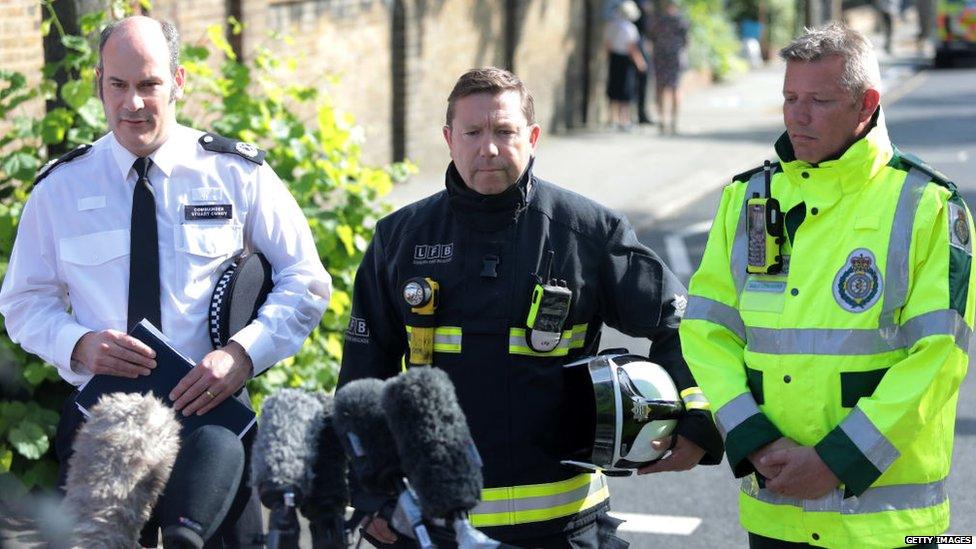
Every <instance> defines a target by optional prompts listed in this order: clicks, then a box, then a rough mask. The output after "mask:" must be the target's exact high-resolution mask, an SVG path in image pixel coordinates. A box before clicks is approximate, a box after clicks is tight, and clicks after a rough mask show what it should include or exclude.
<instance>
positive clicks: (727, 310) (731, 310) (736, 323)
mask: <svg viewBox="0 0 976 549" xmlns="http://www.w3.org/2000/svg"><path fill="white" fill-rule="evenodd" d="M682 319H684V320H707V321H709V322H712V323H714V324H718V325H719V326H722V327H723V328H725V329H727V330H729V331H730V332H732V333H733V334H735V335H736V336H738V337H739V339H741V340H742V341H745V340H746V326H745V324H743V322H742V316H740V315H739V310H738V309H736V308H735V307H730V306H728V305H726V304H725V303H720V302H718V301H715V300H714V299H709V298H707V297H701V296H697V295H690V296H688V308H687V309H685V315H684V316H683V317H682Z"/></svg>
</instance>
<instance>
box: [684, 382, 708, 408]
mask: <svg viewBox="0 0 976 549" xmlns="http://www.w3.org/2000/svg"><path fill="white" fill-rule="evenodd" d="M680 395H681V400H683V401H684V402H685V409H688V410H709V409H711V407H712V405H711V404H710V403H709V402H708V398H706V397H705V393H703V392H702V390H701V389H700V388H698V387H688V388H687V389H685V390H684V391H681V393H680Z"/></svg>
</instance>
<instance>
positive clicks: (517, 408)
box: [339, 68, 723, 547]
mask: <svg viewBox="0 0 976 549" xmlns="http://www.w3.org/2000/svg"><path fill="white" fill-rule="evenodd" d="M533 121H534V112H533V103H532V97H531V96H530V95H529V94H528V92H527V91H526V89H525V87H524V86H523V84H522V82H521V81H520V80H519V79H518V78H517V77H516V76H515V75H513V74H511V73H509V72H507V71H504V70H501V69H496V68H485V69H476V70H472V71H469V72H468V73H466V74H464V75H463V76H462V77H461V78H460V79H459V80H458V82H457V84H456V85H455V87H454V90H453V91H452V93H451V96H450V98H449V99H448V110H447V125H446V126H445V127H444V138H445V139H446V140H447V144H448V146H449V148H450V151H451V158H452V160H453V162H452V163H451V164H450V166H448V169H447V175H446V187H447V188H446V190H444V191H441V192H439V193H437V194H435V195H433V196H431V197H429V198H427V199H425V200H422V201H420V202H417V203H414V204H411V205H409V206H406V207H405V208H403V209H401V210H399V211H397V212H395V213H393V214H392V215H390V216H388V217H386V218H385V219H383V220H382V221H380V223H379V224H378V225H377V228H376V234H375V236H374V237H373V241H372V243H371V244H370V247H369V249H368V250H367V252H366V257H365V258H364V260H363V263H362V265H361V266H360V267H359V271H358V273H357V275H356V282H355V290H354V296H353V311H352V318H351V320H350V323H349V329H348V331H347V334H346V340H345V348H344V352H343V360H342V369H341V371H340V374H339V386H340V387H341V386H342V385H344V384H346V383H348V382H350V381H352V380H355V379H359V378H363V377H379V378H388V377H391V376H394V375H396V374H397V373H399V372H400V371H401V369H402V368H403V367H404V365H412V364H425V363H430V362H432V363H433V365H434V366H436V367H439V368H442V369H443V370H445V371H446V372H447V373H448V374H449V375H450V377H451V380H452V381H453V382H454V385H455V387H456V390H457V393H458V397H459V400H460V403H461V406H462V408H463V409H464V413H465V414H466V416H467V419H468V423H469V425H470V428H471V432H472V434H473V436H474V439H475V443H476V445H477V447H478V450H479V452H480V454H481V457H482V459H483V461H484V469H483V474H484V480H485V489H484V491H483V493H482V498H481V503H480V504H479V505H478V507H476V508H475V509H473V510H472V512H471V522H472V523H473V524H474V526H476V527H477V528H479V529H480V530H482V531H483V532H485V533H486V534H487V535H489V536H491V537H493V538H495V539H498V540H500V541H505V542H508V543H512V544H515V545H518V546H523V547H598V546H602V547H622V546H626V542H623V541H621V540H619V539H618V538H616V536H615V531H616V526H617V524H618V523H619V521H617V520H616V519H613V518H611V517H609V516H608V515H607V513H606V511H607V510H608V509H609V491H608V490H607V485H606V481H605V478H604V476H603V475H602V474H599V473H597V474H593V473H586V472H583V473H581V472H580V471H579V470H573V469H570V468H568V467H566V466H564V465H561V464H560V458H561V455H560V452H561V450H562V449H563V448H564V446H565V443H566V441H565V433H566V427H565V425H561V424H560V418H562V417H565V416H566V415H568V414H567V410H571V408H570V406H572V403H571V402H570V399H569V396H568V395H567V394H566V391H564V390H563V383H564V382H563V377H562V367H561V366H562V365H563V364H566V363H568V362H570V361H572V360H574V359H576V358H579V357H582V356H587V355H593V354H595V353H596V352H597V351H598V350H599V340H600V329H601V326H602V325H603V324H604V323H605V324H607V325H609V326H612V327H614V328H617V329H619V330H620V331H622V332H624V333H626V334H629V335H632V336H637V337H646V338H648V339H650V340H652V342H653V343H652V346H651V350H650V359H651V360H652V361H654V362H657V363H659V364H661V365H662V366H664V367H665V368H666V369H667V370H668V371H669V373H670V374H671V376H672V377H673V378H674V380H675V383H676V385H677V386H678V389H679V390H680V391H681V395H682V397H683V398H684V399H685V403H686V408H688V410H689V412H688V414H686V416H684V418H683V419H682V420H681V421H680V423H679V425H678V427H677V429H676V431H675V432H676V436H675V437H674V441H673V444H674V446H673V448H672V449H671V453H670V454H669V455H668V456H667V457H665V458H664V459H662V460H660V461H658V462H656V463H655V464H653V465H650V466H648V467H645V468H644V469H642V470H641V472H659V471H679V470H685V469H690V468H691V467H693V466H695V465H696V464H698V463H703V464H714V463H718V462H719V461H720V460H721V456H722V451H723V448H722V442H721V437H720V436H719V434H718V432H717V430H716V428H715V426H714V424H713V422H712V419H711V415H710V412H709V410H708V404H707V401H706V400H705V399H704V398H703V396H702V395H701V392H700V391H699V390H698V389H697V387H696V386H695V385H696V384H695V381H694V379H693V378H692V376H691V374H690V373H689V372H688V369H687V366H686V364H685V362H684V360H683V359H682V357H681V349H680V345H679V342H678V336H677V327H678V323H679V321H680V317H681V315H682V314H683V311H684V306H685V289H684V287H683V286H682V285H681V283H680V282H679V281H678V280H677V279H676V278H675V277H674V275H673V274H672V273H671V272H670V271H669V270H668V268H667V267H666V266H665V265H664V264H663V263H662V261H661V259H660V258H658V256H657V255H655V254H654V252H652V251H651V250H649V249H648V248H646V247H645V246H643V245H642V244H641V243H640V242H638V240H637V237H636V235H635V233H634V231H633V229H632V228H631V227H630V225H629V223H628V222H627V221H626V219H624V218H623V217H622V216H620V215H619V214H616V213H614V212H612V211H610V210H608V209H607V208H604V207H602V206H600V205H599V204H596V203H595V202H593V201H591V200H588V199H586V198H583V197H582V196H579V195H576V194H574V193H571V192H569V191H566V190H564V189H561V188H559V187H557V186H555V185H553V184H552V183H549V182H547V181H543V180H541V179H539V178H537V177H535V176H534V175H533V173H532V163H533V160H532V156H533V153H534V151H535V147H536V144H537V143H538V139H539V134H540V128H539V125H538V124H535V123H534V122H533ZM425 293H426V295H427V297H429V298H431V299H428V300H426V301H424V300H423V297H424V295H425ZM415 299H416V301H414V300H415ZM540 301H541V307H540V306H539V303H540ZM533 304H535V305H533ZM425 344H426V348H427V350H426V351H425V350H424V347H425ZM425 353H426V354H427V356H423V355H424V354H425ZM662 442H664V443H670V442H671V441H667V442H665V441H656V442H655V444H660V443H662ZM527 487H528V488H527ZM367 501H368V498H365V497H359V495H356V494H354V498H353V503H354V505H355V506H356V507H357V508H358V509H359V510H361V511H362V510H364V508H368V507H369V506H370V505H373V504H374V503H373V502H370V503H367ZM366 510H370V509H366ZM365 529H366V532H367V533H369V534H370V535H372V537H374V538H375V539H377V540H379V541H382V542H385V543H394V542H395V540H396V536H395V535H394V534H393V533H392V531H391V530H390V529H389V527H388V524H387V523H386V521H384V520H382V519H378V518H375V519H372V520H371V521H369V523H368V524H367V525H366V528H365Z"/></svg>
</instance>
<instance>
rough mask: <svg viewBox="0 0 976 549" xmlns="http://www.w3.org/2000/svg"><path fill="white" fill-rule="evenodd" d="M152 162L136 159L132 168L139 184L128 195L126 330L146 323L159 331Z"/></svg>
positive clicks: (160, 326) (157, 267)
mask: <svg viewBox="0 0 976 549" xmlns="http://www.w3.org/2000/svg"><path fill="white" fill-rule="evenodd" d="M151 165H152V160H150V159H148V158H137V159H136V161H135V163H134V164H133V165H132V168H133V169H134V170H135V171H136V175H138V177H139V180H138V181H136V189H135V192H133V193H132V225H131V229H132V231H131V234H130V236H129V252H130V255H129V316H128V327H129V329H130V330H131V329H132V327H133V326H134V325H135V324H136V323H137V322H139V321H140V320H142V319H144V318H145V319H147V320H149V322H152V323H153V325H154V326H156V327H157V328H159V329H160V330H162V328H163V326H162V324H161V322H160V313H159V236H158V233H157V231H156V197H155V195H154V194H153V187H152V183H150V182H149V176H148V175H147V174H148V172H149V166H151Z"/></svg>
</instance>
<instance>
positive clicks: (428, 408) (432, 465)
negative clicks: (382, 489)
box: [383, 367, 483, 517]
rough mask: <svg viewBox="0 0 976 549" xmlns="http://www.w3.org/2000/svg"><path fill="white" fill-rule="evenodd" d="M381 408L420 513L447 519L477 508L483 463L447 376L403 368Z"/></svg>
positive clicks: (426, 369)
mask: <svg viewBox="0 0 976 549" xmlns="http://www.w3.org/2000/svg"><path fill="white" fill-rule="evenodd" d="M383 409H384V411H385V412H386V419H387V421H388V422H389V425H390V430H391V431H393V438H394V439H395V440H396V445H397V450H398V452H399V454H400V461H401V463H402V464H403V471H404V473H406V475H407V478H409V479H410V486H411V487H413V489H414V490H415V491H416V492H417V497H418V499H420V505H421V507H423V509H424V512H425V513H426V514H427V515H429V516H432V517H450V516H451V515H452V514H453V513H455V512H457V511H466V510H468V509H471V508H473V507H474V506H475V505H477V503H478V499H479V498H480V497H481V488H482V486H483V479H482V477H481V460H480V458H478V457H477V450H475V448H474V442H473V441H472V439H471V431H470V430H469V429H468V422H467V419H465V417H464V412H463V411H462V410H461V406H460V404H458V400H457V394H456V393H455V392H454V385H453V384H452V383H451V379H450V378H449V377H448V375H447V374H446V373H445V372H444V371H443V370H440V369H438V368H431V367H420V368H411V369H409V370H407V372H406V373H403V374H401V375H399V376H397V377H395V378H392V379H391V380H390V381H389V382H388V383H387V386H386V389H385V390H384V392H383Z"/></svg>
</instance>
